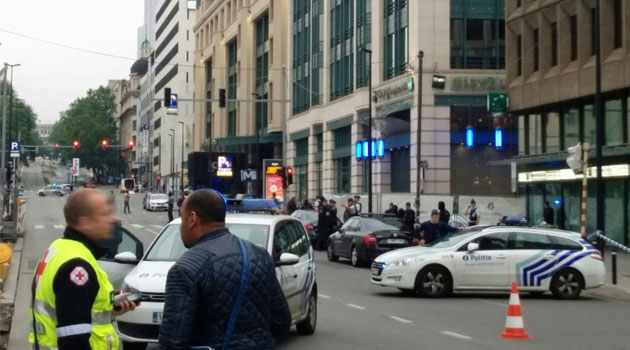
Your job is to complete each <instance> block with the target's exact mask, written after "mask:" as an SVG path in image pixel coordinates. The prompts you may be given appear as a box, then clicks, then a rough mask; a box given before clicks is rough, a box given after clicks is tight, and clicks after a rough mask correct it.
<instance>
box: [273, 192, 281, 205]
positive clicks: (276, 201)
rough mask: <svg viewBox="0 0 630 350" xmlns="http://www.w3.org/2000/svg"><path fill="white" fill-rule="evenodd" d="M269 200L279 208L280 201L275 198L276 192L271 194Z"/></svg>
mask: <svg viewBox="0 0 630 350" xmlns="http://www.w3.org/2000/svg"><path fill="white" fill-rule="evenodd" d="M271 199H273V201H274V202H275V203H276V205H277V206H280V203H281V202H280V200H279V199H278V197H276V192H271Z"/></svg>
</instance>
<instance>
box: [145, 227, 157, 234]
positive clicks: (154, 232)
mask: <svg viewBox="0 0 630 350" xmlns="http://www.w3.org/2000/svg"><path fill="white" fill-rule="evenodd" d="M145 230H147V231H149V232H151V233H153V234H154V235H157V234H159V232H156V231H153V230H151V229H148V228H145Z"/></svg>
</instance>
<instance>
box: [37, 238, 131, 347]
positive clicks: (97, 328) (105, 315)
mask: <svg viewBox="0 0 630 350" xmlns="http://www.w3.org/2000/svg"><path fill="white" fill-rule="evenodd" d="M76 258H80V259H83V260H85V261H87V262H88V263H89V264H90V266H92V268H93V269H94V271H96V277H97V280H98V285H99V289H98V293H97V295H96V299H95V300H94V304H93V305H92V310H91V312H92V323H91V324H87V323H86V324H77V325H70V326H66V327H60V328H57V311H56V309H55V292H54V291H53V281H54V280H55V276H56V275H57V271H59V268H60V267H61V266H62V265H63V264H64V263H66V262H67V261H69V260H72V259H76ZM81 270H85V269H81V268H79V269H78V270H77V271H75V272H73V273H74V275H73V273H71V276H70V277H71V278H75V279H76V281H77V283H81V280H82V279H83V278H84V276H83V273H82V271H81ZM85 277H87V276H85ZM35 284H36V292H35V302H34V305H33V311H32V312H31V322H30V327H31V332H30V334H29V337H28V340H29V342H31V343H35V338H34V335H33V331H34V330H33V329H32V328H33V320H32V317H33V316H32V315H33V314H34V315H35V321H36V322H35V327H36V329H35V331H37V341H38V344H39V348H40V349H41V350H55V349H57V337H63V336H71V335H75V334H84V333H88V332H89V333H90V334H91V335H90V346H91V348H92V349H93V350H112V349H116V350H117V349H118V348H119V339H118V335H117V334H116V330H115V329H114V326H113V325H112V310H113V308H114V305H113V301H114V300H113V299H114V287H113V286H112V284H111V283H110V282H109V279H108V278H107V274H106V273H105V271H103V270H102V269H101V268H100V267H99V266H98V264H97V263H96V259H95V258H94V255H92V252H90V250H89V249H88V248H87V247H86V246H85V245H84V244H83V243H81V242H78V241H75V240H71V239H63V238H61V239H57V240H56V241H54V242H53V243H52V244H51V245H50V247H49V248H48V250H47V251H46V253H45V254H44V256H43V257H42V259H41V261H40V262H39V264H38V266H37V270H36V271H35Z"/></svg>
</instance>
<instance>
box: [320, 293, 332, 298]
mask: <svg viewBox="0 0 630 350" xmlns="http://www.w3.org/2000/svg"><path fill="white" fill-rule="evenodd" d="M317 296H319V297H320V298H323V299H332V297H331V296H329V295H326V294H322V293H318V294H317Z"/></svg>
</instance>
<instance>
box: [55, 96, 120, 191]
mask: <svg viewBox="0 0 630 350" xmlns="http://www.w3.org/2000/svg"><path fill="white" fill-rule="evenodd" d="M113 114H114V95H113V94H112V93H111V91H110V90H109V89H108V88H106V87H103V86H101V87H99V88H98V89H96V90H88V92H87V96H85V97H80V98H78V99H76V100H75V101H74V102H72V103H71V104H70V106H69V108H68V109H67V110H66V111H65V112H63V113H62V117H61V119H60V120H59V121H58V122H57V123H55V125H54V126H53V130H52V132H51V135H50V138H49V140H50V142H51V143H55V142H58V143H59V144H60V145H62V146H72V144H73V142H74V141H75V140H76V141H78V142H79V144H80V145H79V147H78V149H73V148H60V149H59V153H60V156H61V159H62V161H67V160H70V159H72V158H79V159H80V160H81V166H82V167H85V168H88V169H92V170H93V172H94V177H95V180H96V182H103V181H104V180H105V176H107V175H108V173H111V171H112V170H113V169H116V168H118V167H119V166H120V164H121V163H122V162H121V157H120V150H119V149H116V148H113V147H109V148H106V149H103V148H102V147H101V140H102V139H103V138H107V139H108V140H110V144H111V145H114V144H117V143H118V141H117V140H118V138H117V134H118V131H117V127H116V120H115V119H114V115H113Z"/></svg>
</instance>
